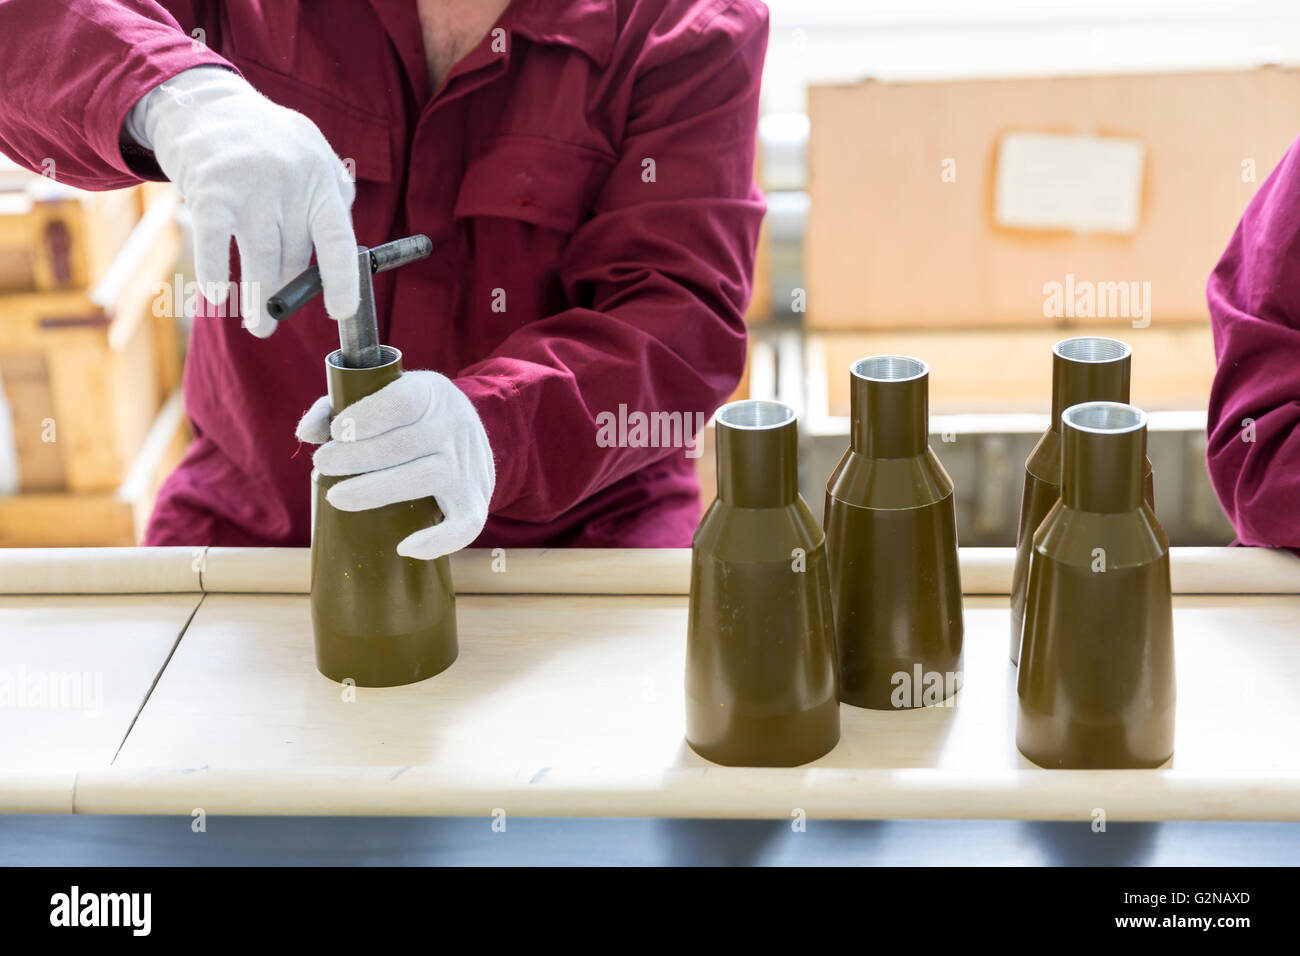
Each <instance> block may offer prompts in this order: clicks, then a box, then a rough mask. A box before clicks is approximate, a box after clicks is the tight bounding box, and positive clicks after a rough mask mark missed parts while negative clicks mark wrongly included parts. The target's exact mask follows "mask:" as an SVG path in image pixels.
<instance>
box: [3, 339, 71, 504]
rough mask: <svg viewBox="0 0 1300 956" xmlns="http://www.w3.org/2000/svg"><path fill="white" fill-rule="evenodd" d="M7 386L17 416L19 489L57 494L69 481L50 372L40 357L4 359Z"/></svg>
mask: <svg viewBox="0 0 1300 956" xmlns="http://www.w3.org/2000/svg"><path fill="white" fill-rule="evenodd" d="M0 382H3V383H4V390H5V397H6V398H7V399H8V402H9V408H10V414H11V415H12V416H13V426H14V450H15V451H16V452H17V455H18V487H19V488H20V489H21V490H22V491H24V492H31V491H53V490H55V489H58V488H62V487H63V486H64V483H65V481H66V476H65V473H64V470H63V455H62V454H61V453H60V449H59V445H58V444H57V442H53V441H48V440H47V439H48V438H50V437H52V436H54V435H57V430H54V429H52V426H54V425H55V424H56V419H55V409H54V393H53V391H52V390H51V388H50V375H49V368H48V366H47V365H46V362H45V356H43V355H40V354H20V355H0Z"/></svg>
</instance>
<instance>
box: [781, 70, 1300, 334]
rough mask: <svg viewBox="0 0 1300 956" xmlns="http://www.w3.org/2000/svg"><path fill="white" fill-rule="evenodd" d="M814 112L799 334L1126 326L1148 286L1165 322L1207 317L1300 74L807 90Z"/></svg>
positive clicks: (1154, 311) (1292, 111)
mask: <svg viewBox="0 0 1300 956" xmlns="http://www.w3.org/2000/svg"><path fill="white" fill-rule="evenodd" d="M809 111H810V116H811V123H812V130H811V140H810V143H809V184H810V193H811V198H812V206H811V212H810V216H809V220H808V228H807V234H806V240H805V268H806V273H805V279H806V282H807V288H808V316H807V318H808V325H809V327H812V328H820V329H841V330H846V329H891V328H892V329H904V328H918V327H930V328H960V327H971V326H983V327H989V326H998V325H1004V326H1033V327H1039V328H1046V327H1053V326H1056V327H1068V326H1071V325H1074V324H1076V323H1078V324H1101V325H1107V324H1113V325H1115V326H1116V327H1128V326H1130V323H1131V320H1132V319H1133V318H1134V317H1135V316H1134V315H1133V314H1132V313H1133V312H1134V311H1135V308H1134V305H1135V303H1137V302H1139V301H1140V299H1141V296H1142V295H1143V293H1144V292H1145V293H1146V296H1147V305H1148V307H1149V313H1150V315H1151V317H1152V318H1153V320H1154V324H1155V325H1156V326H1162V325H1164V324H1166V323H1177V322H1196V321H1204V320H1205V318H1206V315H1207V312H1206V306H1205V293H1204V290H1205V282H1206V278H1207V277H1208V275H1209V273H1210V270H1211V269H1212V268H1213V266H1214V264H1215V262H1216V261H1217V260H1218V258H1219V256H1220V254H1221V253H1222V251H1223V249H1224V247H1225V246H1226V245H1227V243H1228V240H1229V238H1230V237H1231V235H1232V232H1233V230H1234V228H1235V227H1236V224H1237V221H1238V219H1239V218H1240V216H1241V213H1242V211H1243V209H1244V208H1245V206H1246V204H1247V203H1248V202H1249V200H1250V198H1251V196H1252V195H1254V193H1255V190H1256V189H1257V188H1258V187H1259V184H1260V183H1262V182H1263V180H1264V179H1265V178H1266V177H1267V176H1268V174H1269V172H1270V171H1271V170H1272V169H1273V167H1274V166H1275V165H1276V164H1277V162H1278V161H1279V160H1280V159H1281V157H1282V155H1283V154H1284V152H1285V151H1286V149H1287V147H1288V146H1289V145H1290V143H1291V142H1292V140H1293V139H1295V137H1296V134H1297V132H1298V131H1300V70H1294V69H1280V68H1275V67H1268V68H1262V69H1258V70H1253V71H1247V72H1223V73H1196V74H1166V75H1141V76H1087V77H1059V78H1030V79H1004V80H975V81H960V82H928V83H882V82H876V81H867V82H862V83H858V84H855V85H840V86H814V87H812V88H811V89H810V90H809ZM1024 134H1031V135H1030V136H1028V137H1026V136H1025V135H1024ZM1026 149H1027V150H1028V152H1026ZM1135 162H1136V163H1137V165H1136V166H1134V163H1135ZM1007 164H1011V165H1010V166H1008V165H1007ZM1134 172H1136V174H1137V177H1136V182H1134V181H1133V179H1132V176H1131V174H1133V173H1134ZM1090 176H1091V179H1089V178H1088V177H1090ZM1125 190H1128V191H1129V192H1128V193H1125V192H1124V191H1125ZM1133 190H1136V194H1133V193H1132V191H1133ZM1130 201H1131V204H1130ZM1026 210H1027V212H1026ZM1130 211H1132V212H1134V213H1135V215H1134V217H1133V218H1134V219H1135V221H1134V222H1133V223H1132V224H1131V225H1126V224H1125V223H1126V219H1127V218H1128V213H1129V212H1130ZM1071 223H1073V224H1074V226H1073V227H1071V226H1070V225H1069V224H1071ZM1063 224H1065V225H1064V226H1063ZM1053 283H1054V284H1055V285H1056V286H1057V287H1059V290H1060V293H1061V294H1060V295H1059V298H1060V299H1061V300H1063V302H1062V303H1061V305H1063V306H1065V307H1062V308H1053V307H1052V303H1050V302H1049V299H1051V298H1052V294H1051V293H1050V292H1049V291H1048V289H1049V287H1050V286H1051V284H1053ZM1132 283H1136V286H1133V285H1130V284H1132ZM1067 288H1068V289H1069V291H1070V293H1072V294H1071V295H1066V294H1064V293H1065V290H1066V289H1067ZM1130 291H1131V292H1133V293H1134V295H1133V302H1131V303H1129V307H1128V311H1129V313H1130V314H1127V315H1126V314H1122V313H1123V312H1124V311H1125V310H1124V309H1123V308H1122V307H1121V306H1122V303H1120V302H1119V301H1118V299H1119V296H1120V294H1121V293H1123V294H1127V293H1128V292H1130ZM1088 295H1090V296H1092V298H1093V302H1094V305H1093V308H1092V310H1091V312H1092V314H1083V313H1087V312H1088V311H1089V310H1088V309H1086V308H1082V309H1080V310H1078V311H1079V313H1081V314H1068V313H1070V312H1072V311H1074V310H1072V309H1070V308H1069V307H1068V305H1069V303H1071V302H1072V301H1074V299H1075V298H1076V296H1077V297H1079V301H1080V302H1081V303H1082V302H1083V301H1084V299H1086V297H1087V296H1088ZM1102 303H1104V306H1103V305H1102ZM1085 304H1086V303H1085ZM1045 311H1047V312H1052V313H1054V314H1045ZM1116 312H1118V313H1121V314H1113V313H1116Z"/></svg>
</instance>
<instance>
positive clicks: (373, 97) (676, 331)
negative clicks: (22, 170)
mask: <svg viewBox="0 0 1300 956" xmlns="http://www.w3.org/2000/svg"><path fill="white" fill-rule="evenodd" d="M766 44H767V11H766V8H765V7H764V6H763V5H762V4H761V3H758V2H755V0H606V2H601V0H567V2H566V0H369V2H367V0H316V2H311V3H305V2H293V0H277V2H275V3H266V2H258V0H227V2H221V3H218V2H215V0H158V2H151V0H0V63H3V70H4V91H3V96H2V97H0V151H3V152H4V153H6V154H7V155H9V156H11V157H13V158H14V159H15V160H16V161H18V162H20V163H22V164H23V165H25V166H27V167H29V168H31V169H34V170H41V169H42V168H43V166H42V164H43V163H46V164H47V161H48V160H51V159H52V160H53V161H54V169H55V170H56V177H55V178H57V179H58V180H60V181H62V182H65V183H69V184H71V185H74V186H79V187H83V188H88V189H112V188H117V187H122V186H129V185H131V184H134V183H137V182H139V181H140V180H141V179H169V180H171V181H172V182H174V183H176V185H177V186H178V188H179V189H180V191H181V193H182V195H184V196H185V199H186V202H187V204H188V205H189V207H190V209H191V211H192V214H193V223H194V234H195V260H196V263H195V264H196V278H197V280H198V282H199V283H200V286H199V287H200V288H201V289H204V290H207V289H213V290H221V289H223V288H225V287H224V286H223V285H211V284H212V283H224V282H225V281H226V280H227V279H231V280H235V279H241V278H242V280H244V283H243V286H241V287H234V286H232V288H234V289H235V291H232V292H231V293H230V297H231V300H230V301H227V300H225V299H224V298H223V296H222V294H221V292H220V291H213V292H212V294H211V295H210V296H209V298H211V299H213V300H215V301H214V303H211V304H207V305H205V306H204V309H205V311H206V312H207V313H208V314H206V315H199V316H197V317H196V318H195V321H194V325H193V331H192V334H191V341H190V348H189V357H188V360H187V365H186V373H185V399H186V405H187V410H188V414H189V416H190V419H191V422H192V425H193V431H194V436H195V438H194V442H193V444H192V445H191V446H190V448H189V450H188V452H187V454H186V455H185V458H184V460H183V461H182V463H181V464H180V466H179V468H178V469H177V470H176V471H175V472H174V473H173V474H172V476H171V477H170V478H169V479H168V481H167V482H166V483H165V485H164V486H163V488H162V490H161V492H160V494H159V500H158V504H157V506H156V509H155V511H154V514H153V517H152V519H151V521H150V523H149V526H148V531H147V533H146V539H145V540H146V543H147V544H152V545H201V544H213V545H267V546H301V545H306V544H307V543H308V541H309V538H310V527H309V511H310V501H309V472H310V470H311V467H312V464H313V459H314V462H315V465H316V467H318V468H319V469H320V470H321V471H322V473H325V474H351V475H358V474H359V475H360V477H358V478H353V479H350V480H349V481H348V482H343V483H340V484H339V485H336V486H335V488H334V489H333V490H332V491H331V499H330V500H331V501H332V502H334V503H335V504H336V505H338V506H339V507H343V508H347V509H349V510H362V509H365V508H371V507H378V506H380V505H382V504H386V503H388V502H391V501H398V500H408V499H412V498H421V497H427V496H430V495H432V496H434V497H436V498H437V499H438V501H439V504H440V505H441V506H442V510H443V511H444V513H445V514H446V519H445V520H444V521H443V522H442V524H440V525H439V526H438V527H437V528H436V529H433V530H430V531H428V532H421V533H418V534H416V535H413V536H412V537H411V538H409V539H407V540H406V541H405V542H403V543H402V545H401V547H400V548H399V550H400V551H401V552H402V553H403V554H407V555H409V556H412V557H417V558H434V557H437V556H439V555H441V554H445V553H449V552H451V551H454V550H456V549H458V548H461V547H464V546H466V545H469V544H471V543H476V544H478V545H479V546H490V547H497V546H540V545H551V546H574V547H618V546H623V547H680V546H686V545H689V544H690V540H691V535H692V532H693V530H694V527H695V525H696V522H697V520H698V517H699V488H698V482H697V480H696V477H695V470H694V458H693V457H692V456H690V455H688V454H687V453H685V451H684V449H682V448H675V449H674V448H663V447H645V448H637V447H601V444H600V443H598V441H597V436H598V433H599V430H600V425H599V418H598V417H599V416H601V415H602V413H613V414H618V409H619V406H620V405H624V406H626V409H627V410H641V411H644V412H647V413H649V412H654V411H664V412H673V411H677V412H681V413H684V417H685V418H686V419H687V421H688V424H687V427H688V428H689V427H690V426H691V425H693V424H694V423H695V422H696V421H697V415H696V413H703V415H704V416H705V417H707V416H708V415H709V414H710V413H711V412H712V411H713V410H714V409H715V408H717V406H718V405H719V404H721V403H722V402H723V401H725V399H726V397H727V396H728V395H729V394H730V393H731V392H732V391H733V390H734V388H735V386H736V384H737V382H738V381H739V378H740V374H741V371H742V368H743V365H744V361H745V329H744V323H743V320H742V314H743V312H744V309H745V307H746V305H747V302H748V298H749V293H750V282H751V274H752V267H753V256H754V249H755V246H756V243H757V234H758V228H759V223H760V221H761V219H762V216H763V213H764V204H763V200H762V196H761V194H760V193H759V191H758V189H757V188H756V186H755V184H754V181H753V169H754V149H755V144H754V140H755V129H756V124H757V113H758V93H759V78H760V73H761V68H762V63H763V57H764V53H765V49H766ZM417 232H420V233H425V234H426V235H428V236H429V237H430V238H431V239H432V241H433V254H432V255H431V256H430V257H429V258H427V259H425V260H422V261H419V262H416V263H413V264H411V265H408V266H405V267H403V268H402V269H397V270H394V271H392V272H389V273H384V274H381V275H379V276H376V277H375V296H376V306H377V310H378V315H379V324H380V340H381V341H382V342H384V343H386V344H389V345H393V346H395V347H397V348H398V349H400V350H401V351H402V353H403V365H404V366H405V367H406V368H407V369H408V370H425V371H417V372H415V373H414V374H410V373H408V374H407V375H405V376H403V378H402V379H401V380H400V381H399V382H397V383H394V384H393V385H390V386H389V387H388V388H386V389H384V390H382V391H381V392H380V393H378V394H377V396H374V397H373V398H374V400H371V399H367V400H366V401H365V402H360V403H357V405H354V406H353V407H352V412H351V415H350V418H351V419H352V420H353V422H354V434H353V435H351V436H343V435H340V434H337V433H336V434H335V435H334V436H333V437H334V438H335V439H339V440H335V441H330V438H331V435H330V430H329V424H328V406H327V403H326V402H325V401H324V399H323V398H321V397H320V394H321V392H322V391H323V390H324V368H323V359H324V357H325V355H327V354H328V353H329V352H331V351H333V350H334V349H335V348H337V347H338V330H337V326H336V325H335V323H334V322H332V321H329V320H328V316H327V312H328V315H332V316H334V317H336V318H337V317H340V316H348V315H351V314H353V313H354V312H355V311H356V308H357V297H358V280H357V272H356V266H355V257H356V246H357V244H358V243H360V244H362V245H367V246H369V245H378V244H380V243H383V242H387V241H388V240H390V239H394V238H398V237H401V236H405V235H409V234H412V233H417ZM232 240H233V243H232ZM313 251H314V253H315V260H316V261H317V263H318V264H319V266H320V269H321V274H322V284H323V286H324V295H323V296H322V297H320V298H318V299H317V300H316V301H315V302H313V303H311V304H310V305H309V306H308V307H307V308H305V309H304V310H303V311H302V312H300V313H299V314H298V315H296V316H295V317H294V318H293V319H292V320H291V321H289V322H286V323H285V324H284V325H283V326H282V327H280V328H279V329H278V330H276V329H275V323H274V322H273V321H272V320H271V319H270V318H269V316H268V315H267V314H266V312H265V306H264V300H265V299H266V298H268V297H269V296H270V295H272V294H273V293H274V292H275V290H277V289H278V288H280V287H281V286H282V285H283V284H284V283H285V282H287V281H288V280H289V279H290V278H292V277H293V276H294V275H295V274H296V273H298V272H300V271H301V270H302V269H303V268H305V267H306V266H307V265H308V263H309V261H310V260H311V257H312V254H313ZM241 266H242V275H241V268H240V267H241ZM244 299H246V300H247V301H245V302H244V304H243V305H242V308H240V309H238V310H237V309H235V308H234V304H235V302H239V301H243V300H244ZM322 300H323V301H322ZM231 313H234V317H230V315H231ZM272 332H274V334H272ZM363 406H364V407H363ZM304 412H305V413H306V414H305V415H304ZM688 434H689V433H688ZM345 437H346V438H352V439H353V440H352V441H347V442H345V441H344V440H343V439H344V438H345ZM304 441H305V442H310V443H313V444H319V445H320V448H319V449H317V450H316V452H315V455H314V456H313V455H309V454H307V453H306V452H307V450H309V449H310V447H311V446H310V445H303V444H302V442H304ZM300 450H301V451H302V453H299V452H300ZM349 486H350V487H349Z"/></svg>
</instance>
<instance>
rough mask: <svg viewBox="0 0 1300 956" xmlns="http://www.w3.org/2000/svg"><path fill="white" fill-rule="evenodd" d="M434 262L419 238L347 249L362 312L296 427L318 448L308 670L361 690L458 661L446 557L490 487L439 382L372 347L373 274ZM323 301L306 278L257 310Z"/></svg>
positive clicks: (310, 272)
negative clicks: (311, 662)
mask: <svg viewBox="0 0 1300 956" xmlns="http://www.w3.org/2000/svg"><path fill="white" fill-rule="evenodd" d="M432 249H433V244H432V243H431V242H430V241H429V238H428V236H410V237H408V238H406V239H398V240H396V241H395V242H390V243H387V244H385V245H382V246H378V247H376V248H374V249H367V248H364V247H362V248H360V249H358V251H357V252H356V253H355V265H354V269H355V271H356V273H357V277H358V280H359V282H358V285H359V289H360V299H359V305H358V308H357V311H356V314H355V315H351V316H348V317H346V318H341V319H339V322H338V325H339V342H340V345H341V347H340V348H339V349H338V350H337V351H335V352H331V353H330V355H329V356H328V357H326V359H325V378H326V383H327V385H328V389H329V394H328V395H327V396H325V397H324V398H321V399H319V400H318V401H317V402H316V403H315V404H314V405H313V406H312V407H311V409H310V410H309V411H308V412H307V414H306V415H305V416H304V417H303V419H302V421H301V422H299V424H298V436H299V437H300V438H301V439H302V440H303V441H310V442H324V444H323V445H322V446H321V448H320V449H319V450H318V451H317V452H316V455H315V457H314V459H313V460H314V463H315V465H316V468H315V470H314V471H313V472H312V485H313V492H312V493H313V507H312V513H313V519H312V569H311V607H312V622H313V624H314V627H315V634H316V666H317V667H318V668H319V669H320V671H321V673H322V674H324V675H325V676H326V677H329V678H332V679H334V680H338V681H342V680H352V681H355V682H356V684H357V685H358V686H361V687H389V686H392V685H395V684H408V683H412V682H414V681H418V680H423V679H424V678H426V677H431V676H433V675H434V674H437V673H439V672H440V671H442V670H443V669H445V668H446V667H448V666H449V665H450V664H451V662H452V661H454V660H455V659H456V654H457V640H456V614H455V595H454V593H453V590H452V585H451V566H450V564H449V563H448V561H447V558H446V555H448V554H450V553H451V552H452V551H456V550H459V549H460V548H463V547H465V546H466V545H467V544H469V543H470V542H472V541H473V540H474V539H475V538H476V537H478V534H479V532H480V531H481V530H482V529H483V524H484V522H485V521H486V520H487V508H488V502H489V501H490V500H491V498H492V490H493V487H494V484H495V481H496V471H495V468H494V465H493V462H492V449H491V447H490V446H489V444H488V438H487V432H486V431H485V429H484V428H483V424H482V422H480V421H479V417H478V413H477V412H475V410H474V406H473V404H471V402H470V400H469V399H468V398H467V397H466V396H465V394H464V393H463V392H461V391H460V389H458V388H457V387H456V386H455V384H453V383H452V382H451V381H450V380H449V379H447V378H445V377H444V376H442V375H439V374H438V373H437V372H429V371H423V372H411V373H408V374H406V375H403V374H402V356H401V353H400V352H398V351H397V349H394V348H391V347H390V346H386V345H380V344H379V326H378V322H377V321H376V318H375V304H374V282H373V275H374V273H376V272H382V271H384V270H386V269H394V268H397V267H398V266H401V265H405V264H406V263H408V262H413V261H414V260H416V259H423V258H424V257H425V256H427V255H429V253H430V252H431V251H432ZM320 291H321V273H320V270H319V269H318V268H317V267H316V266H312V267H311V268H309V269H307V270H305V271H304V272H302V273H301V274H299V275H298V276H297V277H296V278H295V279H294V280H293V281H292V282H290V283H289V284H288V285H287V286H285V287H284V288H283V289H281V290H280V291H279V292H278V293H277V294H276V295H275V296H273V297H272V298H271V299H270V300H269V301H268V302H267V309H268V311H269V313H270V314H271V315H272V316H273V317H274V318H275V319H277V320H282V319H285V318H288V316H290V315H292V314H293V312H294V311H295V310H297V309H298V308H299V307H300V306H301V305H302V304H303V303H305V302H307V301H309V300H310V299H312V298H313V297H314V296H316V295H317V294H319V292H320ZM413 558H414V559H424V560H411V559H413Z"/></svg>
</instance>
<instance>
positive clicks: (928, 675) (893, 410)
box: [825, 355, 963, 710]
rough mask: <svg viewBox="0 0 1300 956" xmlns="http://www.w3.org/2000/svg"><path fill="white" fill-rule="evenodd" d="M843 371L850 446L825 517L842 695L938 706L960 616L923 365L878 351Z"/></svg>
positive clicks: (953, 680)
mask: <svg viewBox="0 0 1300 956" xmlns="http://www.w3.org/2000/svg"><path fill="white" fill-rule="evenodd" d="M850 376H851V392H850V403H851V409H850V416H851V420H850V442H849V448H848V450H847V451H846V452H845V453H844V457H843V458H842V459H840V462H839V464H838V465H837V466H836V468H835V470H834V471H833V472H832V473H831V476H830V479H829V481H828V482H827V485H826V513H825V523H826V546H827V553H828V556H829V562H830V573H831V596H832V602H833V606H834V617H835V632H836V638H837V641H836V643H837V648H838V653H839V668H840V699H841V700H843V701H845V702H846V703H849V704H854V705H856V706H858V707H870V708H873V709H877V710H895V709H902V708H911V707H916V706H923V705H926V704H935V703H939V702H940V701H942V700H944V699H946V698H947V697H949V696H951V694H952V693H953V692H954V691H956V690H957V689H958V688H960V686H961V681H962V670H961V662H962V633H963V621H962V595H961V574H960V570H959V568H958V564H957V515H956V506H955V503H954V499H953V485H952V479H951V478H949V477H948V473H947V472H946V471H945V470H944V467H943V465H942V464H941V463H940V462H939V459H938V457H937V456H936V455H935V454H934V451H933V450H932V449H931V448H930V446H929V443H928V437H927V436H928V389H929V366H927V365H926V364H925V363H924V362H922V361H920V360H919V359H914V358H908V357H906V356H897V355H885V356H874V357H871V358H865V359H861V360H859V361H857V362H855V363H854V364H853V365H852V367H851V368H850ZM918 676H919V677H920V679H921V681H922V686H920V687H918V686H916V681H917V677H918Z"/></svg>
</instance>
